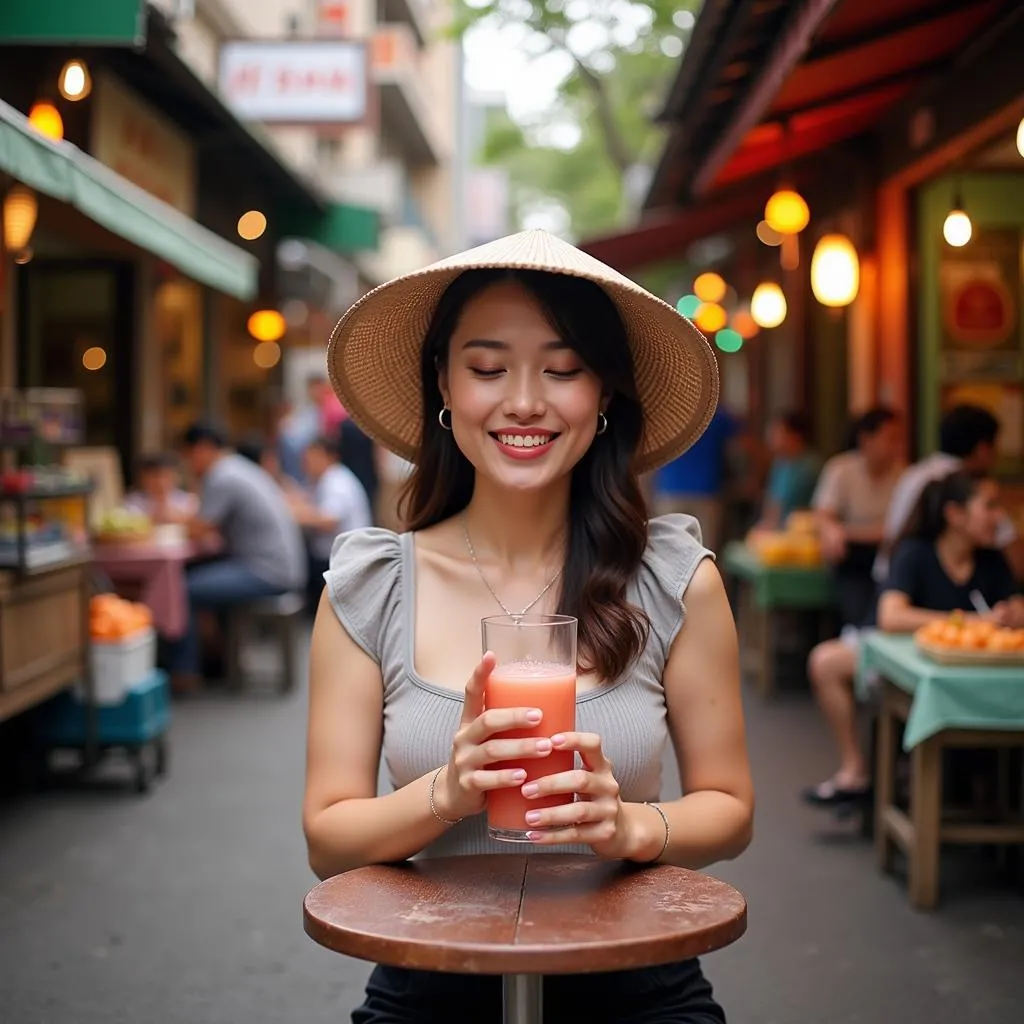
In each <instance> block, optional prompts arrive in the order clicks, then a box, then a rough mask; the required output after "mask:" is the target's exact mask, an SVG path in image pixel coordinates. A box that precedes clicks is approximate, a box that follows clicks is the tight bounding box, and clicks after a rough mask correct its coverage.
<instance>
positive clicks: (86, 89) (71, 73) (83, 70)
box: [57, 60, 92, 103]
mask: <svg viewBox="0 0 1024 1024" xmlns="http://www.w3.org/2000/svg"><path fill="white" fill-rule="evenodd" d="M57 88H58V89H60V94H61V96H63V97H64V99H66V100H70V101H71V102H72V103H77V102H78V100H84V99H85V97H86V96H88V95H89V93H90V92H92V78H91V77H90V75H89V69H88V68H87V67H86V65H85V62H84V61H81V60H69V61H68V62H67V64H65V65H64V67H63V68H62V69H61V72H60V78H58V79H57Z"/></svg>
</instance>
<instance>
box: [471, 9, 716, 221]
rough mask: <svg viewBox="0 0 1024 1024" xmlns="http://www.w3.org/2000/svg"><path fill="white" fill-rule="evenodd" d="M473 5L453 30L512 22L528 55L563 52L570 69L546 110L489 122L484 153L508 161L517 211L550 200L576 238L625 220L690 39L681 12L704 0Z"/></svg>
mask: <svg viewBox="0 0 1024 1024" xmlns="http://www.w3.org/2000/svg"><path fill="white" fill-rule="evenodd" d="M470 2H471V3H472V6H470V5H469V3H467V0H458V4H459V7H458V17H457V30H458V31H460V32H465V31H466V30H468V29H469V28H470V27H471V26H472V25H475V24H477V23H479V22H481V21H487V22H488V23H489V24H497V25H499V26H503V27H510V28H511V27H513V26H515V27H517V28H518V29H519V32H520V34H521V35H522V36H523V37H524V46H525V48H526V49H527V51H528V52H529V53H530V55H531V56H532V57H533V58H535V59H536V58H540V57H542V56H545V55H549V54H553V53H559V54H562V55H564V57H565V58H566V60H565V63H566V66H567V67H568V68H569V69H570V70H569V72H568V74H567V75H566V77H565V78H564V79H563V80H562V82H561V84H560V87H559V90H558V96H557V99H556V102H555V105H554V107H553V108H552V109H550V110H548V111H545V112H543V113H542V114H540V115H538V116H537V117H535V118H533V119H532V120H530V121H528V122H525V123H517V122H515V121H513V120H512V118H511V117H510V116H509V115H508V114H507V113H504V112H502V113H499V114H496V115H495V116H494V117H493V118H492V121H491V123H490V125H489V128H488V132H487V137H486V141H485V145H484V152H483V153H482V154H481V157H482V159H483V161H484V162H485V163H496V164H501V165H502V166H504V167H505V168H507V170H508V172H509V175H510V179H511V183H512V188H513V200H514V204H515V206H516V213H517V215H518V216H519V218H520V219H522V217H523V216H525V215H527V214H528V213H529V212H530V211H531V210H535V209H537V208H538V207H543V206H545V205H550V204H552V203H554V204H558V205H559V206H561V207H562V208H563V209H564V210H565V211H566V214H567V215H568V219H569V226H570V231H571V233H572V234H574V235H576V236H585V235H588V234H593V233H599V232H601V231H606V230H609V229H612V228H614V227H616V226H618V225H619V224H621V223H622V221H623V219H624V217H625V216H627V215H628V214H629V213H630V202H629V199H630V196H629V195H628V192H629V191H630V188H629V183H630V181H631V179H634V176H639V178H640V179H642V172H641V169H642V167H643V166H644V165H649V164H650V163H651V162H653V160H654V159H656V157H657V153H658V149H659V145H660V140H661V133H660V130H659V129H658V128H657V127H656V126H655V125H654V124H653V123H652V118H653V116H654V115H655V114H656V113H657V111H658V109H659V108H660V105H661V103H662V102H663V100H664V97H665V92H666V89H667V87H668V83H669V81H670V80H671V77H672V75H673V74H674V73H675V71H676V69H677V67H678V62H679V55H680V53H681V51H682V47H683V45H684V44H685V42H686V40H687V38H688V30H687V20H686V19H685V16H684V17H682V18H681V17H680V15H681V12H686V11H690V12H693V13H696V11H697V9H698V8H699V7H700V0H649V2H645V3H637V2H633V0H470ZM691 23H692V20H691ZM552 126H558V127H559V129H560V131H558V132H553V131H552ZM555 136H560V138H557V139H556V138H554V137H555ZM566 136H568V137H570V139H571V138H573V137H574V138H575V141H574V142H570V143H569V144H568V145H567V144H566V142H565V138H566ZM635 189H636V186H635V185H634V189H633V190H634V191H635ZM634 198H635V197H634Z"/></svg>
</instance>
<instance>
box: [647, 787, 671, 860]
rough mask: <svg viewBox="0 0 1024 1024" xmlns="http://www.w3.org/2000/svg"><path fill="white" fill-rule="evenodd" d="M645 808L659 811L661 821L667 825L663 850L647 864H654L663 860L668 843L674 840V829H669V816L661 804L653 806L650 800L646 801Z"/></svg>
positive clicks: (662, 845)
mask: <svg viewBox="0 0 1024 1024" xmlns="http://www.w3.org/2000/svg"><path fill="white" fill-rule="evenodd" d="M644 807H650V808H651V809H652V810H655V811H657V812H658V813H659V814H660V815H661V820H662V821H663V822H664V823H665V842H664V843H662V844H661V849H660V850H659V851H658V856H657V857H652V858H651V859H650V860H649V861H646V862H645V863H647V864H654V863H655V862H656V861H659V860H661V858H662V856H663V855H664V853H665V851H666V850H667V849H668V841H669V839H671V838H672V829H671V828H670V827H669V824H668V815H667V814H666V813H665V812H664V811H663V810H662V809H661V806H660V805H659V804H652V803H651V802H650V800H645V801H644Z"/></svg>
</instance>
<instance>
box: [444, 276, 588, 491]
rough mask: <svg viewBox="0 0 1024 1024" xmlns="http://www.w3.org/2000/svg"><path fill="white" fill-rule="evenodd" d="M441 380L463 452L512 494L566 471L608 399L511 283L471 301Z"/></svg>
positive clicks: (582, 449)
mask: <svg viewBox="0 0 1024 1024" xmlns="http://www.w3.org/2000/svg"><path fill="white" fill-rule="evenodd" d="M439 385H440V388H441V394H442V396H443V397H444V400H445V404H446V405H447V406H448V407H449V408H450V409H451V426H452V431H453V433H454V435H455V441H456V443H457V444H458V446H459V448H460V449H461V451H462V453H463V454H464V455H465V456H466V458H467V459H469V461H470V462H471V463H472V464H473V467H474V468H475V469H476V471H477V473H478V474H481V475H482V476H484V477H486V478H488V479H490V480H492V481H494V482H495V483H496V484H498V485H499V486H502V487H505V488H508V489H509V490H520V491H525V490H535V489H542V488H544V487H546V486H548V485H550V484H551V483H553V482H555V481H557V480H559V479H561V478H563V477H566V476H567V475H568V474H569V473H570V471H571V470H572V468H573V467H574V466H575V465H576V463H577V462H579V460H580V459H581V458H582V457H583V455H584V453H585V452H586V451H587V449H588V448H589V447H590V445H591V443H592V442H593V440H594V435H595V433H596V432H597V425H598V414H599V413H600V411H601V409H602V405H603V403H602V400H601V383H600V381H599V380H598V379H597V377H596V376H595V375H594V374H593V373H592V372H591V371H590V370H589V369H588V368H587V367H586V366H585V365H584V363H583V360H582V359H580V357H579V356H578V355H577V354H576V353H575V352H573V351H572V349H570V348H569V347H568V345H566V344H565V342H564V341H563V340H562V339H561V338H560V337H559V336H558V334H557V333H556V331H555V330H554V328H552V327H551V325H550V324H549V323H548V322H547V320H546V319H545V317H544V314H543V312H542V311H541V309H540V307H539V306H538V305H537V303H536V301H535V300H534V299H533V298H532V296H531V295H530V293H529V292H527V291H526V290H525V289H523V288H522V287H521V286H520V285H518V284H516V283H515V282H511V281H510V282H502V283H500V284H496V285H492V286H491V287H490V288H487V289H485V290H484V291H482V292H480V293H479V294H477V295H476V296H474V297H473V298H472V299H470V301H469V302H467V303H466V305H465V307H464V308H463V310H462V315H461V316H460V318H459V322H458V325H457V326H456V328H455V332H454V333H453V334H452V339H451V344H450V346H449V350H448V366H447V368H446V369H445V370H443V371H442V372H441V374H440V378H439Z"/></svg>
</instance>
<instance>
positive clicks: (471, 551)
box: [462, 512, 562, 619]
mask: <svg viewBox="0 0 1024 1024" xmlns="http://www.w3.org/2000/svg"><path fill="white" fill-rule="evenodd" d="M462 535H463V537H465V538H466V548H467V549H468V550H469V557H470V559H472V562H473V567H474V568H475V569H476V572H477V575H478V576H479V577H480V579H481V580H483V583H484V586H485V587H486V588H487V589H488V590H489V591H490V592H491V597H493V598H494V600H495V601H497V602H498V604H499V605H500V606H501V610H502V611H503V612H504V613H505V614H506V615H507V616H508V617H509V618H510V619H521V618H522V617H523V616H524V615H525V614H526V613H527V612H528V611H529V610H530V609H531V608H532V607H533V606H534V605H535V604H536V603H537V602H538V601H539V600H540V599H541V598H542V597H543V596H544V595H545V594H546V593H547V592H548V591H549V590H550V589H551V588H552V587H553V586H554V585H555V584H556V583H557V582H558V581H559V579H561V577H562V570H561V569H559V570H558V572H556V573H555V575H554V576H552V577H551V579H549V580H548V581H547V583H546V584H545V585H544V589H543V590H542V591H541V592H540V593H539V594H538V595H537V596H536V597H535V598H534V599H533V600H532V601H531V602H530V603H529V604H528V605H527V606H526V607H525V608H524V609H523V610H522V611H521V612H514V611H512V610H511V609H510V608H509V607H508V606H507V605H506V604H505V602H504V601H502V599H501V598H500V597H498V595H497V593H495V590H494V587H492V586H491V585H490V583H489V582H488V581H487V577H486V576H485V575H484V571H483V569H481V568H480V563H479V562H478V561H477V558H476V550H475V549H474V548H473V541H472V540H470V537H469V526H468V525H467V524H466V514H465V512H463V514H462Z"/></svg>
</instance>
